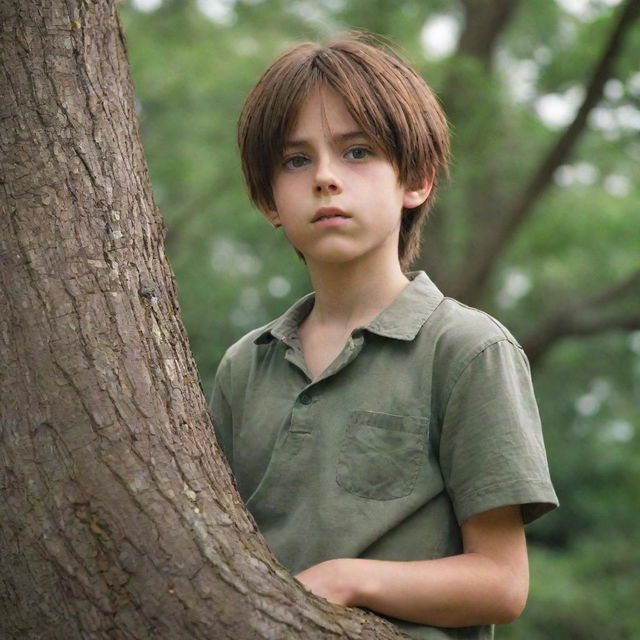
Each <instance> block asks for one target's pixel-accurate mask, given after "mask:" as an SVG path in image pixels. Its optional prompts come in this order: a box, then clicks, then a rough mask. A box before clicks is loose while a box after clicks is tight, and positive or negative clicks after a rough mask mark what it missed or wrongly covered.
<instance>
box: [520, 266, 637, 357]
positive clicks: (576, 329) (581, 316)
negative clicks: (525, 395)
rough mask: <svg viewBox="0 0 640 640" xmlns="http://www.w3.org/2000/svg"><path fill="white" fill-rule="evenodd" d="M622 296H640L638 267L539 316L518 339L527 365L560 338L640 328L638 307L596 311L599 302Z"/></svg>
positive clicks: (619, 298)
mask: <svg viewBox="0 0 640 640" xmlns="http://www.w3.org/2000/svg"><path fill="white" fill-rule="evenodd" d="M625 298H631V299H633V300H638V299H640V268H638V269H636V270H635V271H632V272H631V273H630V274H629V275H628V276H626V277H625V278H623V279H622V280H620V281H619V282H617V283H615V284H614V285H613V286H611V287H609V288H607V289H604V290H602V291H601V292H599V293H597V294H596V295H595V296H592V297H591V298H588V299H586V300H583V301H581V302H579V303H578V304H575V305H573V306H572V307H571V308H569V309H568V310H566V311H563V312H561V313H556V314H553V315H551V316H549V317H547V318H546V319H545V320H543V321H542V322H541V323H540V325H539V326H538V327H537V328H536V329H534V330H533V331H532V332H531V333H530V334H529V335H528V336H527V337H526V338H525V339H524V340H523V343H522V346H523V348H524V350H525V352H526V353H527V357H528V358H529V362H530V363H531V366H536V365H537V364H539V362H540V360H541V359H542V356H543V355H544V354H545V353H546V352H547V351H548V350H549V348H550V347H551V346H552V345H553V344H554V343H555V342H557V341H558V340H560V339H561V338H565V337H567V336H587V335H594V334H596V333H602V332H603V331H610V330H612V329H626V330H628V331H633V330H635V329H640V311H638V310H634V311H632V312H630V313H629V312H627V313H619V314H617V315H606V314H598V313H597V312H598V310H599V309H602V307H603V305H605V304H610V303H612V302H616V301H620V300H624V299H625ZM636 306H639V305H636Z"/></svg>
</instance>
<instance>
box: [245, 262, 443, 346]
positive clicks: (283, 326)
mask: <svg viewBox="0 0 640 640" xmlns="http://www.w3.org/2000/svg"><path fill="white" fill-rule="evenodd" d="M405 275H406V276H407V278H409V280H410V282H409V284H408V285H407V286H406V287H405V288H404V289H403V290H402V291H401V292H400V293H399V294H398V295H397V296H396V298H395V300H394V301H393V302H392V303H391V304H390V305H389V306H388V307H386V308H385V309H383V310H382V311H381V312H380V313H379V314H378V316H376V317H375V318H374V319H373V320H372V321H371V322H369V323H368V324H366V325H364V326H363V327H362V328H363V329H366V330H367V331H369V332H371V333H375V334H377V335H379V336H384V337H386V338H395V339H396V340H406V341H410V340H413V339H414V338H415V337H416V335H417V334H418V331H420V329H421V328H422V325H423V324H424V323H425V322H426V321H427V320H428V318H429V316H430V315H431V314H432V313H433V312H434V310H435V308H436V307H437V306H438V305H439V304H440V302H441V301H442V299H443V298H444V296H443V295H442V293H441V292H440V290H439V289H438V287H436V285H435V284H434V283H433V282H432V281H431V279H430V278H429V276H427V274H426V273H425V272H424V271H412V272H409V273H406V274H405ZM314 300H315V294H314V293H309V294H308V295H306V296H304V297H303V298H301V299H300V300H298V301H297V302H296V303H295V304H294V305H293V306H291V307H290V308H289V309H288V310H287V311H285V313H283V314H282V315H281V316H280V317H279V318H276V319H275V320H273V321H272V322H270V323H269V324H268V325H266V326H265V327H263V328H262V329H261V330H260V332H259V333H258V335H257V337H256V338H255V339H254V343H255V344H266V343H267V342H270V341H271V340H272V339H273V338H276V339H278V340H283V341H286V340H290V339H292V338H294V337H295V335H296V333H297V331H298V327H299V326H300V324H301V323H302V321H303V320H304V319H305V318H306V317H307V315H309V312H310V311H311V309H312V308H313V303H314Z"/></svg>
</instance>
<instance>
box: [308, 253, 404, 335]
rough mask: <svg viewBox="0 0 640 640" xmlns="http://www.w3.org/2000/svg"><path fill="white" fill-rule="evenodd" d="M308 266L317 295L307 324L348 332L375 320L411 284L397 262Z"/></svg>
mask: <svg viewBox="0 0 640 640" xmlns="http://www.w3.org/2000/svg"><path fill="white" fill-rule="evenodd" d="M307 266H308V268H309V276H310V278H311V282H312V284H313V288H314V290H315V294H316V295H315V304H314V306H313V309H312V311H311V313H310V315H309V317H308V318H307V320H308V322H310V323H312V324H314V325H323V326H333V327H335V328H343V329H345V330H352V329H354V328H356V327H358V326H362V325H364V324H367V323H368V322H370V321H371V320H373V319H374V318H375V317H376V316H377V315H378V314H379V313H380V312H381V311H382V310H383V309H384V308H385V307H387V306H388V305H389V304H390V303H391V302H392V301H393V300H394V298H395V297H396V296H397V295H398V294H399V293H400V292H401V291H402V290H403V289H404V288H405V287H406V286H407V284H408V282H409V280H408V279H407V278H406V276H405V275H404V274H403V273H402V269H401V268H400V264H399V262H398V261H397V260H394V261H392V262H391V263H390V264H387V263H384V262H382V263H378V264H375V265H370V264H369V265H366V264H361V263H346V264H345V263H342V264H326V263H325V264H322V265H317V264H313V263H312V264H308V265H307Z"/></svg>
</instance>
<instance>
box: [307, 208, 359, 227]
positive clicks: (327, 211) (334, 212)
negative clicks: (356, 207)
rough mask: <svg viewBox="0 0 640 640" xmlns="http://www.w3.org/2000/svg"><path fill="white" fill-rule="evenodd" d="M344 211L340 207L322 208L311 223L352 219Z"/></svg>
mask: <svg viewBox="0 0 640 640" xmlns="http://www.w3.org/2000/svg"><path fill="white" fill-rule="evenodd" d="M350 217H351V216H349V215H347V214H346V213H345V212H344V211H343V210H342V209H340V208H338V207H320V208H319V209H318V210H317V211H316V214H315V216H313V219H312V220H311V222H312V223H313V222H319V221H320V220H326V219H331V218H350Z"/></svg>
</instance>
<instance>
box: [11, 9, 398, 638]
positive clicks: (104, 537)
mask: <svg viewBox="0 0 640 640" xmlns="http://www.w3.org/2000/svg"><path fill="white" fill-rule="evenodd" d="M0 19H1V21H2V27H1V32H0V50H1V54H2V55H1V62H0V71H1V76H0V121H1V123H2V124H1V129H0V154H1V158H0V159H1V167H2V169H1V173H0V184H1V186H2V189H1V191H0V207H1V209H0V214H1V217H0V265H1V267H0V358H1V359H2V363H3V366H2V373H1V377H0V411H1V415H0V491H1V499H0V576H1V580H0V637H2V638H64V639H65V640H66V639H74V638H153V637H158V638H159V637H161V638H171V639H172V640H175V639H178V640H179V639H181V638H215V639H223V638H229V639H231V638H233V639H234V640H243V639H247V638H300V637H304V638H311V639H313V638H374V637H375V638H398V637H401V636H400V634H399V633H397V632H396V631H395V630H394V628H392V627H391V626H390V625H389V624H387V623H386V622H384V621H382V620H380V619H378V618H376V617H375V616H373V615H371V614H368V613H365V612H362V611H359V610H356V609H350V610H346V609H344V608H342V607H337V606H334V605H331V604H329V603H327V602H326V601H324V600H321V599H318V598H315V597H313V596H311V595H310V594H308V593H307V592H306V591H305V590H304V589H303V588H302V586H301V585H300V584H299V583H297V582H296V581H294V580H293V579H292V578H291V576H290V575H289V574H288V573H287V572H286V571H285V570H284V569H283V568H282V567H280V566H279V565H278V564H277V562H276V561H275V560H274V558H273V556H272V554H271V552H270V551H269V550H268V548H267V547H266V546H265V544H264V541H263V540H262V538H261V537H260V535H259V534H258V533H257V531H256V529H255V525H254V523H253V521H252V519H251V517H250V516H249V515H248V513H247V512H246V511H245V509H244V506H243V505H242V503H241V501H240V498H239V497H238V494H237V492H236V490H235V488H234V485H233V482H232V480H231V478H230V476H229V473H228V470H227V467H226V465H225V463H224V461H223V459H222V457H221V456H220V452H219V450H218V448H217V445H216V443H215V439H214V437H213V432H212V429H211V422H210V417H209V414H208V410H207V407H206V402H205V399H204V396H203V393H202V389H201V387H200V385H199V383H198V374H197V371H196V367H195V364H194V361H193V358H192V356H191V353H190V350H189V347H188V343H187V338H186V334H185V331H184V328H183V326H182V323H181V321H180V319H179V309H178V303H177V301H176V288H175V283H174V278H173V275H172V272H171V269H170V267H169V265H168V263H167V261H166V259H165V256H164V250H163V235H164V226H163V222H162V218H161V216H160V213H159V212H158V210H157V208H156V207H155V205H154V203H153V198H152V193H151V189H150V186H149V179H148V173H147V167H146V164H145V160H144V157H143V153H142V149H141V146H140V142H139V135H138V130H137V124H136V118H135V107H134V92H133V89H132V86H131V83H130V80H129V75H128V64H127V61H126V49H125V42H124V37H123V34H122V30H121V27H120V24H119V21H118V17H117V13H116V7H115V2H114V0H108V1H107V0H104V1H102V2H92V1H91V0H78V1H77V2H75V1H74V2H72V1H71V0H39V1H33V2H28V3H25V2H20V1H19V0H0Z"/></svg>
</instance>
